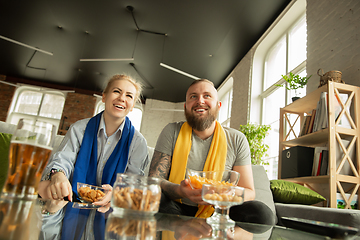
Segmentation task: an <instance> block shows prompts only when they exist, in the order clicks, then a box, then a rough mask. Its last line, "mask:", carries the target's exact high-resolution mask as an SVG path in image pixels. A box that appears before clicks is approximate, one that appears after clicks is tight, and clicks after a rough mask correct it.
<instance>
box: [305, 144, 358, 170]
mask: <svg viewBox="0 0 360 240" xmlns="http://www.w3.org/2000/svg"><path fill="white" fill-rule="evenodd" d="M341 142H342V144H343V145H344V147H345V148H346V151H347V152H348V155H349V157H350V159H351V161H352V163H354V160H355V146H353V147H352V149H351V150H350V151H348V147H349V144H350V140H347V139H341ZM344 155H345V154H344V151H343V150H342V148H341V147H340V144H339V143H338V142H337V143H336V171H337V170H338V168H339V166H340V163H341V161H342V159H343V157H344ZM354 165H355V163H354ZM328 174H329V150H328V149H327V147H315V150H314V161H313V170H312V175H313V176H320V175H328ZM339 174H343V175H350V176H352V175H354V173H353V172H352V169H351V166H350V163H349V162H348V160H347V159H346V160H345V162H344V164H343V166H342V167H341V170H340V171H339Z"/></svg>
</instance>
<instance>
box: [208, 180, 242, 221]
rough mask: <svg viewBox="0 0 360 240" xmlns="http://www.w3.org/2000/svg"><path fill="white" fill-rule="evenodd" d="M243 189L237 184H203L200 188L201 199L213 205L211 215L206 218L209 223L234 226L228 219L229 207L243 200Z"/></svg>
mask: <svg viewBox="0 0 360 240" xmlns="http://www.w3.org/2000/svg"><path fill="white" fill-rule="evenodd" d="M244 195H245V189H244V188H243V187H239V186H229V185H212V184H204V185H203V186H202V190H201V197H202V199H203V201H205V202H207V203H209V204H211V205H213V206H214V208H215V211H214V213H213V215H212V216H211V217H209V218H207V219H206V222H207V223H208V224H210V225H216V226H227V225H229V226H234V225H235V222H234V221H233V220H232V219H230V217H229V211H230V207H232V206H235V205H240V204H242V203H243V202H244Z"/></svg>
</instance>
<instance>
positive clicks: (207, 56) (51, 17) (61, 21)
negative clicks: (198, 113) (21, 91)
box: [0, 0, 290, 102]
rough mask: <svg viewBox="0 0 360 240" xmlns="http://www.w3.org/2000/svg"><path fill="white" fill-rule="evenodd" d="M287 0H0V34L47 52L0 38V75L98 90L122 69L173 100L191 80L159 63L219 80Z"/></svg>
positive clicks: (149, 92)
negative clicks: (105, 59) (95, 59)
mask: <svg viewBox="0 0 360 240" xmlns="http://www.w3.org/2000/svg"><path fill="white" fill-rule="evenodd" d="M289 2H290V0H271V1H269V0H251V1H245V0H242V1H239V0H227V1H219V0H196V1H193V0H182V1H180V0H174V1H168V0H152V1H146V0H132V1H130V0H127V1H125V0H119V1H114V0H109V1H98V0H62V1H48V0H34V1H21V3H20V1H2V2H1V3H0V36H2V37H6V38H10V39H13V40H16V41H19V42H22V43H25V44H28V45H31V46H34V47H37V48H40V49H43V50H45V51H48V52H51V53H53V56H50V55H47V54H44V53H41V52H39V51H35V50H31V49H28V48H25V47H22V46H18V45H16V44H14V43H10V42H8V41H5V40H4V39H0V53H1V58H0V74H3V75H7V76H11V77H18V78H24V79H30V80H35V81H38V82H40V83H43V82H46V83H52V84H57V85H61V86H64V87H67V88H82V89H84V90H89V91H95V92H100V91H102V89H103V87H104V84H105V83H106V81H107V79H108V78H109V77H111V76H112V75H113V74H116V73H125V74H129V75H131V76H133V77H135V78H136V79H138V80H139V81H142V82H143V83H144V85H145V86H146V88H145V90H144V94H143V95H144V98H153V99H158V100H164V101H171V102H181V101H184V96H185V93H186V89H187V87H188V86H189V84H190V83H191V82H192V81H193V79H191V78H189V77H185V76H183V75H180V74H178V73H175V72H173V71H170V70H168V69H166V68H163V67H161V66H160V63H161V62H163V63H165V64H167V65H170V66H172V67H175V68H178V69H180V70H182V71H185V72H188V73H190V74H192V75H194V76H197V77H201V78H208V79H209V80H211V81H213V82H214V84H215V86H220V84H221V83H222V82H223V81H224V80H225V78H226V77H227V76H228V74H229V73H230V72H231V70H232V69H233V68H234V67H235V66H236V65H237V64H238V63H239V61H240V60H241V59H242V58H243V57H244V56H245V54H246V53H247V52H248V51H249V50H250V48H251V47H252V46H253V45H254V44H255V43H256V41H257V40H258V39H259V38H260V37H261V35H262V34H263V33H264V32H265V31H266V29H267V28H268V27H269V26H270V25H271V23H272V22H273V21H274V20H275V19H276V17H277V16H278V15H279V14H280V13H281V11H283V9H284V8H285V7H286V6H287V4H289ZM128 6H132V7H133V12H131V11H129V10H128V8H127V7H128ZM132 14H133V15H134V17H135V20H136V23H135V21H134V19H133V15H132ZM136 24H137V26H138V27H139V29H137V26H136ZM163 34H166V36H165V35H163ZM132 57H133V58H134V60H133V61H121V62H81V61H80V59H83V58H90V59H93V58H107V59H108V58H111V59H113V58H132ZM130 64H133V66H134V67H133V66H132V65H130Z"/></svg>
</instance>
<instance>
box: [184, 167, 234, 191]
mask: <svg viewBox="0 0 360 240" xmlns="http://www.w3.org/2000/svg"><path fill="white" fill-rule="evenodd" d="M185 178H187V179H189V182H190V186H191V187H192V188H193V189H201V188H202V186H203V184H211V185H224V186H236V185H237V183H238V182H239V179H240V173H238V172H236V171H232V170H223V171H196V170H192V169H190V168H187V169H186V174H185Z"/></svg>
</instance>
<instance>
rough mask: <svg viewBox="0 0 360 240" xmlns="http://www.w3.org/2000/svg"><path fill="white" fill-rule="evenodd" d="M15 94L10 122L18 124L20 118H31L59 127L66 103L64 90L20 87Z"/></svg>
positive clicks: (9, 117)
mask: <svg viewBox="0 0 360 240" xmlns="http://www.w3.org/2000/svg"><path fill="white" fill-rule="evenodd" d="M14 96H15V97H14V100H13V103H12V107H11V108H10V109H11V110H10V113H9V116H8V120H7V121H8V122H10V123H12V124H17V123H18V121H19V119H20V118H29V119H33V120H40V121H41V120H43V121H47V122H51V123H52V124H54V125H55V126H56V127H57V128H58V127H59V122H60V118H61V115H62V111H63V108H64V103H65V95H64V94H63V93H62V92H60V91H43V90H40V89H37V88H31V87H19V88H18V89H17V90H16V92H15V95H14Z"/></svg>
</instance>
